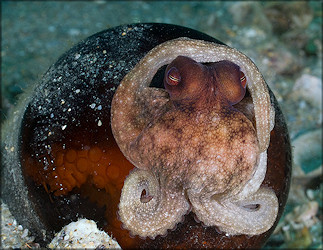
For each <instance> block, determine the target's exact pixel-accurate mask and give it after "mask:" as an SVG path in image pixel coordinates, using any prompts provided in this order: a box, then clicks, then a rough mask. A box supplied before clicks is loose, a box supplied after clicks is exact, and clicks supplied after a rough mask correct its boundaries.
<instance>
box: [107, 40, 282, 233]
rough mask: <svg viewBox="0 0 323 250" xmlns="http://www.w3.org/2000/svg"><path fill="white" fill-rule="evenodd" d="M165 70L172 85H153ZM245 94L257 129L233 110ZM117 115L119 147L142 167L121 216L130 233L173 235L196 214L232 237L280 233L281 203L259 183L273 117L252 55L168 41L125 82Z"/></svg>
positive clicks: (115, 105) (125, 193) (129, 182)
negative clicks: (275, 227)
mask: <svg viewBox="0 0 323 250" xmlns="http://www.w3.org/2000/svg"><path fill="white" fill-rule="evenodd" d="M164 65H167V68H166V70H165V74H164V87H165V88H164V89H163V88H155V87H150V83H151V80H152V79H153V77H154V75H155V74H156V72H157V70H158V69H160V68H161V67H162V66H164ZM247 89H248V91H249V93H250V96H251V97H250V98H252V103H253V108H252V112H253V114H254V118H255V122H253V121H252V118H251V117H250V116H248V115H247V114H245V112H242V111H240V110H239V109H238V108H236V106H235V105H239V103H240V102H241V101H242V100H243V98H244V97H245V93H246V90H247ZM111 111H112V112H111V126H112V132H113V135H114V137H115V139H116V142H117V144H118V146H119V147H120V149H121V151H122V153H123V154H124V155H125V157H126V158H127V159H128V160H129V161H130V162H131V163H132V164H134V165H135V167H136V168H135V169H134V170H133V171H132V172H131V173H130V174H129V176H128V177H127V178H126V180H125V182H124V186H123V189H122V193H121V198H120V203H119V212H118V214H119V218H120V220H121V222H122V223H123V227H124V228H126V229H128V230H129V231H130V233H131V234H132V235H138V236H140V237H141V238H146V237H149V238H151V239H154V238H155V237H157V236H158V235H166V234H167V230H168V229H170V230H171V229H174V228H175V227H176V225H177V224H178V223H180V222H181V221H182V220H183V218H184V216H185V215H186V214H187V213H188V212H190V211H191V210H192V211H193V212H194V214H195V215H196V219H197V220H198V221H201V222H202V223H203V224H204V225H205V226H216V227H217V228H219V230H221V231H223V232H225V233H226V234H227V235H239V234H245V235H258V234H261V233H263V232H266V231H268V230H269V229H270V228H271V227H272V225H273V224H274V222H275V220H276V217H277V213H278V199H277V197H276V195H275V193H274V191H273V190H271V189H270V188H268V187H265V186H261V184H262V182H263V180H264V177H265V174H266V168H267V148H268V145H269V141H270V131H271V130H272V129H273V127H274V116H275V115H274V109H273V107H272V104H271V102H270V96H269V92H268V88H267V85H266V83H265V81H264V79H263V77H262V75H261V73H260V72H259V70H258V68H257V67H256V65H255V64H254V63H253V62H252V61H251V60H250V59H249V58H248V57H247V56H245V55H244V54H242V53H241V52H239V51H237V50H236V49H233V48H230V47H228V46H225V45H219V44H215V43H212V42H206V41H200V40H193V39H189V38H178V39H174V40H171V41H167V42H165V43H162V44H160V45H158V46H157V47H155V48H153V49H152V50H151V51H150V52H148V53H147V54H146V56H145V57H144V58H142V60H141V61H140V62H139V63H138V64H137V65H136V66H135V67H134V68H133V69H132V70H131V71H130V72H129V73H128V74H127V75H126V76H125V78H124V79H123V80H122V82H121V83H120V85H119V87H118V89H117V91H116V93H115V95H114V97H113V100H112V108H111Z"/></svg>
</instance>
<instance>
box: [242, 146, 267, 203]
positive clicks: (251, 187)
mask: <svg viewBox="0 0 323 250" xmlns="http://www.w3.org/2000/svg"><path fill="white" fill-rule="evenodd" d="M266 171H267V151H265V152H262V153H260V155H259V160H258V163H257V166H256V170H255V172H254V174H253V176H252V177H251V179H250V180H249V181H248V182H247V183H246V184H245V186H244V187H243V189H242V190H241V191H240V192H239V193H238V194H237V195H236V199H244V198H246V197H248V196H249V195H252V194H254V193H255V192H257V190H258V189H259V187H260V185H261V183H262V182H263V180H264V179H265V175H266Z"/></svg>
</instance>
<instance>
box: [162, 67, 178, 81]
mask: <svg viewBox="0 0 323 250" xmlns="http://www.w3.org/2000/svg"><path fill="white" fill-rule="evenodd" d="M180 81H181V75H180V73H179V72H178V69H177V68H175V67H172V68H171V69H170V70H168V72H167V77H166V82H167V83H168V84H169V85H177V84H178V83H179V82H180Z"/></svg>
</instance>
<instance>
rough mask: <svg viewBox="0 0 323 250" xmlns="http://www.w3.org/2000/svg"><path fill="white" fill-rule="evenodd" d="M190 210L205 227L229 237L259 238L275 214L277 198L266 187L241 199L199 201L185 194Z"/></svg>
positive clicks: (210, 198)
mask: <svg viewBox="0 0 323 250" xmlns="http://www.w3.org/2000/svg"><path fill="white" fill-rule="evenodd" d="M188 195H189V199H190V201H191V203H192V206H193V211H194V212H195V214H196V215H197V217H198V219H199V220H201V221H202V222H203V223H204V224H205V225H207V226H217V227H219V229H220V230H221V231H223V232H225V233H227V234H229V235H239V234H246V235H258V234H261V233H264V232H266V231H268V230H269V229H270V228H271V227H272V226H273V224H274V222H275V220H276V217H277V212H278V199H277V197H276V195H275V193H274V192H273V191H272V190H270V189H268V188H260V189H258V191H257V192H255V193H254V194H252V195H250V196H248V197H246V198H245V199H242V200H236V199H225V198H223V199H219V200H217V199H213V198H212V196H211V197H209V199H207V198H205V197H204V198H201V197H198V196H194V195H192V194H190V193H189V192H188Z"/></svg>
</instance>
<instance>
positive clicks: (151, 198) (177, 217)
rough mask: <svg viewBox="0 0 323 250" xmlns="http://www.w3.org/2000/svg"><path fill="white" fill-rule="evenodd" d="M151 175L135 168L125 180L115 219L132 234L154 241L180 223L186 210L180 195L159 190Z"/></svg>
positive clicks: (187, 207)
mask: <svg viewBox="0 0 323 250" xmlns="http://www.w3.org/2000/svg"><path fill="white" fill-rule="evenodd" d="M161 187H162V185H161V184H160V182H159V180H158V179H157V178H156V176H154V175H153V174H152V173H151V172H149V171H146V170H139V169H135V170H134V171H132V172H131V173H130V175H129V176H128V177H127V179H126V180H125V183H124V186H123V189H122V193H121V198H120V203H119V217H120V220H121V222H122V223H123V227H124V228H126V229H128V230H129V231H130V232H131V234H132V235H139V236H140V237H142V238H146V237H149V238H152V239H154V238H155V237H156V236H158V235H165V234H166V233H167V230H168V229H173V228H174V227H175V226H176V224H177V223H179V222H180V221H182V219H183V216H184V215H185V214H186V213H187V211H188V210H189V208H190V205H189V203H188V201H187V200H186V199H185V196H184V194H183V193H182V192H175V191H173V190H172V191H171V190H166V189H163V188H161Z"/></svg>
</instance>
